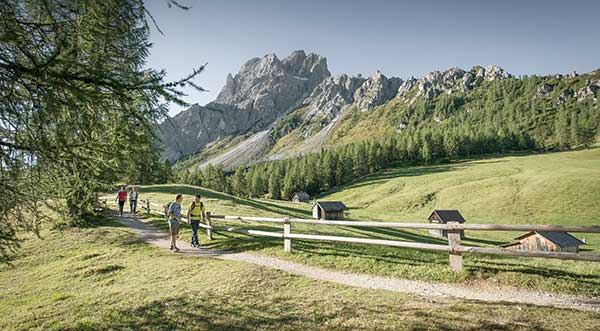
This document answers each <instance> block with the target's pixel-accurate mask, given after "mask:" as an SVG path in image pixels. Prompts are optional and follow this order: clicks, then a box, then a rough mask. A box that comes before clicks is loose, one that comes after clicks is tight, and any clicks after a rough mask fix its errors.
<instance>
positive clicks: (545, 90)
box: [535, 83, 554, 99]
mask: <svg viewBox="0 0 600 331" xmlns="http://www.w3.org/2000/svg"><path fill="white" fill-rule="evenodd" d="M553 90H554V85H550V84H547V83H544V84H542V85H540V86H538V88H537V90H536V91H535V97H536V98H540V99H541V98H546V97H548V96H549V95H550V93H552V91H553Z"/></svg>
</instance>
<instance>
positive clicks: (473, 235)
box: [141, 149, 600, 296]
mask: <svg viewBox="0 0 600 331" xmlns="http://www.w3.org/2000/svg"><path fill="white" fill-rule="evenodd" d="M177 193H182V194H186V196H185V197H186V200H185V202H184V204H187V203H189V202H190V201H191V197H192V195H193V194H196V193H200V194H202V195H204V196H205V197H206V198H207V201H206V205H207V208H208V209H209V210H211V211H212V212H213V213H217V214H227V215H263V216H277V215H291V216H295V217H305V218H309V217H310V215H311V214H310V207H311V205H310V204H293V203H289V202H280V201H273V200H262V199H243V198H238V197H233V196H230V195H226V194H222V193H218V192H214V191H210V190H205V189H201V188H198V187H193V186H178V185H159V186H149V187H144V188H143V189H142V195H141V196H142V198H146V197H148V198H150V199H151V200H153V201H160V202H167V201H169V200H172V199H173V198H174V195H175V194H177ZM599 194H600V150H599V149H593V150H584V151H576V152H565V153H553V154H538V155H511V156H505V157H495V158H492V157H490V158H481V159H476V160H467V161H462V162H457V163H452V164H444V165H432V166H423V167H407V168H399V169H394V170H390V171H387V172H383V173H380V174H378V175H375V176H371V177H367V178H364V179H362V180H359V181H357V182H355V183H353V184H351V185H349V186H347V187H344V188H342V189H340V190H339V191H337V192H334V193H331V194H328V195H326V196H323V197H320V198H319V199H323V200H341V201H343V202H344V203H346V205H347V206H348V207H349V208H350V210H349V212H348V214H347V215H348V217H349V218H350V219H354V220H383V221H410V222H425V221H426V218H427V216H428V215H429V213H430V212H431V210H433V209H435V208H456V209H459V210H460V211H461V212H462V214H463V215H464V217H465V218H466V219H467V222H470V223H519V224H529V223H534V224H542V223H544V224H579V225H597V224H598V216H597V215H600V214H599V212H600V202H599V200H598V199H596V198H595V197H598V196H599ZM153 219H154V221H155V222H156V224H159V225H162V226H165V225H166V224H165V222H164V220H163V219H161V218H160V217H154V218H153ZM230 224H231V225H235V226H239V227H257V226H258V227H260V228H262V229H265V230H274V231H281V228H280V227H279V226H275V227H274V226H273V224H257V223H242V224H240V223H230ZM186 231H188V230H187V229H186ZM293 232H297V233H312V234H317V233H320V234H334V235H343V236H358V237H375V238H382V239H396V240H408V241H417V242H428V243H439V244H445V243H446V242H445V240H443V239H439V238H434V237H431V236H430V235H429V234H428V233H427V232H426V231H403V230H395V229H372V228H370V229H367V228H357V227H324V226H308V225H294V226H293ZM519 234H520V233H517V232H491V231H490V232H475V231H470V232H469V231H468V232H467V233H466V235H467V240H465V243H466V244H468V245H475V246H490V245H493V246H495V245H500V244H502V243H506V242H509V241H511V239H512V238H514V237H516V236H517V235H519ZM188 235H189V232H186V233H185V236H188ZM575 235H576V236H578V237H579V238H586V240H587V242H588V245H587V246H584V247H583V252H588V253H589V252H594V253H598V252H600V236H599V235H590V234H575ZM203 239H205V238H204V237H203ZM210 246H211V247H216V248H224V249H232V250H244V251H249V250H251V251H257V252H260V253H262V254H268V255H275V256H279V257H282V258H285V259H291V260H294V261H297V262H302V263H308V264H314V265H318V266H321V267H325V268H331V269H338V270H346V271H354V272H362V273H372V274H378V275H388V276H394V277H402V278H409V279H416V280H434V281H447V282H466V283H472V284H479V283H481V284H483V285H486V284H487V285H489V284H501V285H509V286H517V285H518V286H522V287H527V288H537V289H544V290H548V291H557V292H569V293H579V294H584V295H596V296H598V295H600V264H597V263H590V262H575V261H559V260H547V259H530V258H513V257H504V256H481V255H467V256H465V271H464V272H462V273H459V274H455V273H452V272H450V270H449V267H448V262H447V260H448V256H447V254H443V253H437V252H426V251H418V250H411V249H399V248H388V247H375V246H368V245H359V244H344V243H327V242H312V241H301V240H294V243H293V246H294V253H292V254H285V253H283V251H282V242H281V241H280V240H276V239H270V238H251V237H246V236H242V235H234V234H229V233H227V234H218V235H216V236H215V240H214V241H213V242H212V243H210Z"/></svg>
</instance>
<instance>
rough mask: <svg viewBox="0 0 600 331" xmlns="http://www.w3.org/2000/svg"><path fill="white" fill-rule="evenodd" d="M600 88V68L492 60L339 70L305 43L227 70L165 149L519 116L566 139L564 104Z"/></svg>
mask: <svg viewBox="0 0 600 331" xmlns="http://www.w3.org/2000/svg"><path fill="white" fill-rule="evenodd" d="M599 90H600V72H598V71H596V72H594V73H589V74H584V75H576V74H572V75H568V76H563V75H555V76H546V77H536V76H533V77H523V78H516V77H513V76H512V75H510V74H509V73H507V72H506V71H504V70H503V69H502V68H499V67H497V66H493V65H492V66H488V67H481V66H475V67H473V68H472V69H470V70H463V69H460V68H450V69H448V70H446V71H444V72H440V71H433V72H430V73H428V74H426V75H424V76H423V77H421V78H418V79H417V78H412V77H411V78H409V79H407V80H402V79H400V78H396V77H389V78H388V77H386V76H385V75H384V74H383V73H381V72H379V71H377V72H375V73H374V74H373V75H372V76H370V77H368V78H364V77H361V76H355V77H350V76H348V75H340V76H337V77H332V76H331V75H330V73H329V70H328V69H327V60H326V59H325V58H323V57H321V56H319V55H315V54H309V55H306V54H305V53H304V52H303V51H296V52H293V53H292V54H291V55H290V56H288V57H287V58H285V59H284V60H279V59H278V58H277V57H276V56H275V55H274V54H269V55H266V56H264V57H263V58H254V59H251V60H249V61H247V62H246V64H244V65H243V66H242V68H241V70H240V72H239V73H238V74H236V75H235V77H234V76H231V75H229V76H228V78H227V83H226V85H225V87H224V88H223V90H222V91H221V93H220V94H219V96H218V97H217V100H216V101H215V102H213V103H210V104H208V105H206V107H201V106H198V105H195V106H192V107H191V108H190V109H188V110H187V111H184V112H182V113H181V114H179V115H177V116H175V117H174V118H173V119H170V120H168V121H166V122H165V123H164V124H163V125H162V126H161V133H160V137H161V139H162V141H163V143H164V145H165V149H164V154H163V155H164V156H165V157H168V158H169V159H170V160H172V161H176V160H181V159H183V158H186V160H185V161H184V162H181V163H180V165H181V166H183V167H192V166H197V165H199V166H200V167H204V166H206V165H207V164H222V165H223V166H224V167H225V168H226V169H231V168H234V167H236V166H239V165H247V164H252V163H256V162H259V161H264V160H276V159H282V158H289V157H293V156H297V155H303V154H307V153H312V152H315V151H318V150H320V149H321V148H328V147H333V146H339V145H344V144H347V143H349V142H356V141H360V140H365V139H378V138H381V137H384V136H389V135H394V134H402V133H403V132H406V131H407V130H411V129H415V128H423V127H435V126H452V127H456V128H457V129H459V128H461V127H462V128H464V127H465V125H467V126H468V127H471V128H473V127H477V126H485V125H487V126H490V123H491V121H492V122H493V121H504V122H506V123H509V122H517V120H516V119H517V118H518V117H519V116H520V117H522V121H520V122H519V124H518V125H519V127H511V128H510V131H511V132H516V131H522V133H523V135H526V136H527V135H529V134H530V133H532V134H533V135H534V136H536V139H541V140H548V143H547V145H548V146H550V147H551V146H552V145H553V144H559V143H558V142H556V141H554V140H552V139H554V138H552V137H550V135H551V134H550V132H551V131H552V130H554V129H555V122H557V118H558V117H559V113H560V112H559V110H560V109H563V108H564V110H563V113H565V114H568V113H569V112H570V111H573V109H575V108H577V107H579V106H578V105H580V106H582V107H597V99H598V91H599ZM576 104H578V105H576ZM513 124H514V123H512V124H511V125H513ZM494 127H495V129H497V127H496V125H494ZM596 127H597V125H596ZM596 127H595V128H596ZM595 128H594V130H595ZM544 132H548V133H547V134H545V133H544ZM540 137H541V138H540ZM215 146H218V148H215ZM536 146H538V147H540V146H542V147H543V146H546V143H545V142H544V143H541V144H537V145H536Z"/></svg>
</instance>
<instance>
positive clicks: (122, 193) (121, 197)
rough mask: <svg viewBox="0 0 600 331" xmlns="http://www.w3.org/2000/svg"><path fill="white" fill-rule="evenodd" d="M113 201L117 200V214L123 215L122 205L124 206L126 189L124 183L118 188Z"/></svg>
mask: <svg viewBox="0 0 600 331" xmlns="http://www.w3.org/2000/svg"><path fill="white" fill-rule="evenodd" d="M115 201H119V214H120V215H121V216H123V206H125V201H127V189H126V188H125V185H123V187H121V189H120V190H119V193H117V197H116V198H115Z"/></svg>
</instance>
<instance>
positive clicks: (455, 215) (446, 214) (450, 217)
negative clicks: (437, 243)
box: [427, 209, 465, 223]
mask: <svg viewBox="0 0 600 331" xmlns="http://www.w3.org/2000/svg"><path fill="white" fill-rule="evenodd" d="M433 215H437V217H438V218H439V219H440V220H441V221H442V222H459V223H464V222H465V219H464V218H463V217H462V215H461V214H460V213H459V212H458V210H456V209H452V210H439V209H436V210H434V211H433V212H432V213H431V215H429V217H428V218H427V219H429V220H431V217H432V216H433Z"/></svg>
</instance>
